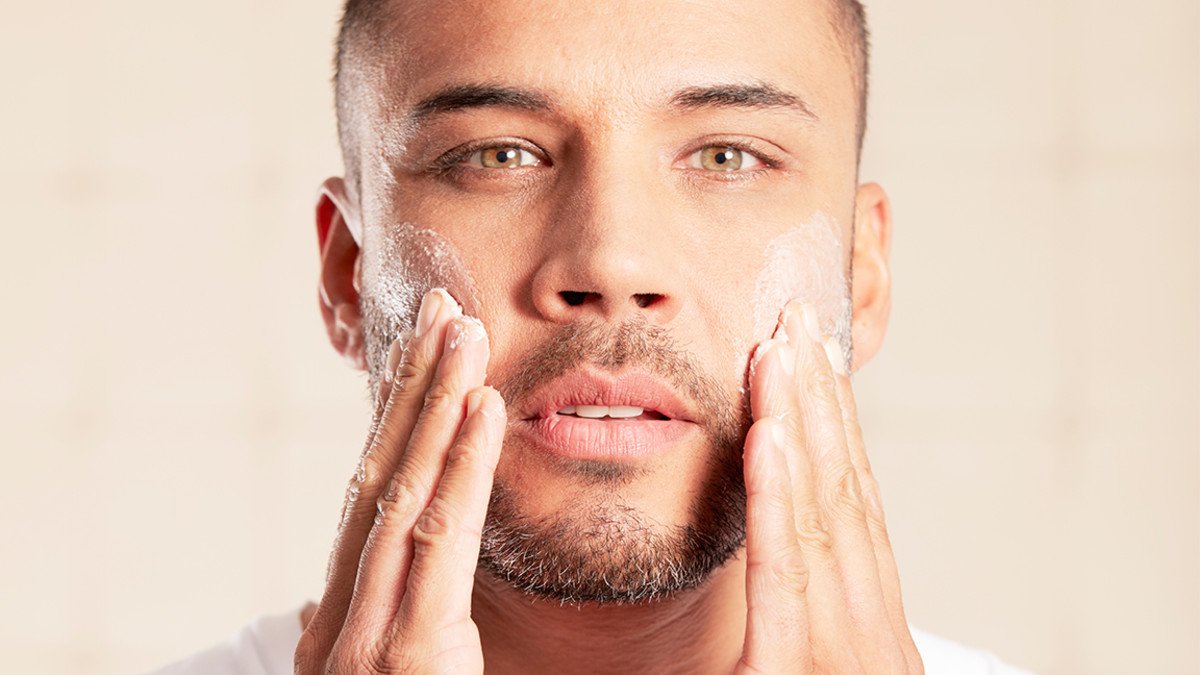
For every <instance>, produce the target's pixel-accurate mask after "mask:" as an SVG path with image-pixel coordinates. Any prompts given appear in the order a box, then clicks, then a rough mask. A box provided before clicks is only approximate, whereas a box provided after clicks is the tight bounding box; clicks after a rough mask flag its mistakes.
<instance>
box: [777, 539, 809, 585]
mask: <svg viewBox="0 0 1200 675" xmlns="http://www.w3.org/2000/svg"><path fill="white" fill-rule="evenodd" d="M771 575H772V576H773V577H774V578H775V579H776V581H777V582H778V583H779V584H780V585H781V586H782V587H783V588H788V589H791V590H793V591H795V592H798V593H803V592H805V591H806V590H808V578H809V572H808V562H807V561H806V560H805V559H804V550H803V549H801V548H800V547H799V546H795V547H792V548H791V549H789V550H787V551H784V552H783V553H781V554H780V555H779V557H777V558H776V559H775V560H774V561H772V563H771Z"/></svg>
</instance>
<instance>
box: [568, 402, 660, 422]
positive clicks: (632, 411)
mask: <svg viewBox="0 0 1200 675" xmlns="http://www.w3.org/2000/svg"><path fill="white" fill-rule="evenodd" d="M642 411H643V409H642V408H639V407H637V406H632V405H571V406H567V407H566V408H563V409H562V410H559V411H558V414H560V415H576V416H578V417H586V418H588V419H600V418H601V417H615V418H617V419H628V418H630V417H637V416H638V415H641V414H642Z"/></svg>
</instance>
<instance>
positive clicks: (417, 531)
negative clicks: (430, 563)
mask: <svg viewBox="0 0 1200 675" xmlns="http://www.w3.org/2000/svg"><path fill="white" fill-rule="evenodd" d="M459 522H460V520H459V516H458V514H457V513H456V512H455V508H454V507H453V505H451V504H450V502H449V501H447V500H445V499H443V498H441V497H434V498H433V501H431V502H429V506H427V507H425V510H424V511H422V512H421V517H420V518H418V519H417V524H416V525H415V526H414V527H413V545H414V547H416V548H417V549H418V550H420V549H428V548H432V547H436V546H440V545H443V544H444V543H447V542H448V541H449V540H450V539H451V538H452V537H453V535H454V533H455V532H456V531H457V529H458V525H459Z"/></svg>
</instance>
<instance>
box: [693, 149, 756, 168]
mask: <svg viewBox="0 0 1200 675" xmlns="http://www.w3.org/2000/svg"><path fill="white" fill-rule="evenodd" d="M690 159H691V162H690V165H691V166H692V168H695V169H704V170H706V171H741V170H743V169H754V168H757V167H759V166H761V165H762V163H763V162H762V160H760V159H759V158H757V157H755V156H754V155H752V154H750V153H749V152H746V151H744V150H742V149H740V148H735V147H732V146H728V145H710V146H708V147H707V148H702V149H700V150H697V151H696V152H694V153H692V156H691V158H690Z"/></svg>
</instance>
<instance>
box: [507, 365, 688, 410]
mask: <svg viewBox="0 0 1200 675" xmlns="http://www.w3.org/2000/svg"><path fill="white" fill-rule="evenodd" d="M572 405H609V406H611V405H625V406H636V407H639V408H643V409H645V410H647V411H650V410H653V411H657V412H659V413H661V414H662V415H663V416H665V417H668V418H670V419H672V420H681V421H685V422H693V421H695V412H694V411H693V410H692V408H691V407H690V406H689V405H687V404H686V403H685V402H684V401H683V399H682V398H680V397H679V396H677V395H676V394H675V392H674V391H673V390H672V389H671V387H670V386H668V385H667V384H666V383H665V382H663V380H662V379H661V378H658V377H655V376H654V375H651V374H650V373H647V372H645V371H638V370H631V371H626V372H623V373H620V374H616V375H612V374H606V373H603V374H602V373H599V372H595V371H592V370H589V369H576V370H571V371H568V372H566V373H564V374H562V375H560V376H558V377H556V378H554V379H552V380H549V381H548V382H546V383H544V384H542V385H540V386H539V387H537V388H536V389H535V390H534V391H533V392H532V393H531V394H530V396H529V405H528V407H526V408H525V410H526V413H525V414H524V415H523V417H524V418H525V419H533V418H538V417H551V416H553V415H555V414H557V413H558V411H559V410H562V409H563V408H566V407H567V406H572Z"/></svg>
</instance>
